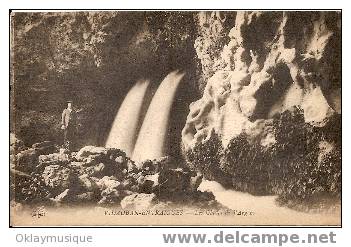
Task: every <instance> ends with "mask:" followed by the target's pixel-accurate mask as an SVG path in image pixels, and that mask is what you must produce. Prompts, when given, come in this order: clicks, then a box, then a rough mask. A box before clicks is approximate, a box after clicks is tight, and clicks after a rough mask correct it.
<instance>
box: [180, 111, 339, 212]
mask: <svg viewBox="0 0 351 247" xmlns="http://www.w3.org/2000/svg"><path fill="white" fill-rule="evenodd" d="M272 126H273V128H274V133H275V135H276V143H275V144H274V145H273V146H271V147H268V148H266V147H263V146H262V145H261V144H260V143H258V142H255V141H250V138H249V137H248V136H247V135H245V134H240V135H239V136H238V137H235V138H233V140H232V141H231V142H230V144H229V145H228V146H227V147H226V148H222V146H221V142H220V138H219V137H218V136H216V135H214V137H213V138H211V140H210V141H208V142H205V143H202V144H199V145H197V146H196V147H195V148H194V149H193V150H192V151H188V152H187V158H188V162H189V163H190V165H192V166H194V167H195V168H196V169H198V170H200V171H201V172H202V173H203V174H204V176H205V178H207V179H214V180H216V181H221V182H222V183H223V184H224V185H227V186H228V187H232V188H234V189H236V190H239V191H244V192H249V193H251V194H255V195H272V194H276V195H278V196H279V197H278V202H279V203H281V204H283V205H289V206H291V207H294V206H296V205H300V204H304V205H308V206H310V207H314V206H316V204H318V203H319V202H320V201H321V199H324V198H327V200H331V201H333V200H334V201H337V200H339V199H340V197H341V141H340V140H341V136H340V128H341V117H340V115H334V117H332V118H331V119H330V120H329V122H328V123H327V124H326V125H325V126H324V127H322V128H319V127H313V126H311V125H309V124H306V123H305V122H304V118H303V114H302V113H301V110H298V109H295V110H294V111H292V112H290V111H286V112H284V113H283V114H281V115H277V116H276V117H275V118H274V119H273V125H272ZM287 140H289V141H287ZM204 164H206V165H204ZM229 179H230V180H229ZM228 180H229V181H230V183H228Z"/></svg>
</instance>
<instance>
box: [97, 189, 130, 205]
mask: <svg viewBox="0 0 351 247" xmlns="http://www.w3.org/2000/svg"><path fill="white" fill-rule="evenodd" d="M132 193H133V192H131V191H128V190H118V189H115V188H111V187H110V188H106V189H105V190H103V191H102V192H101V197H102V198H101V200H100V201H99V202H98V204H114V203H119V202H121V200H122V199H123V198H125V197H126V196H128V195H131V194H132Z"/></svg>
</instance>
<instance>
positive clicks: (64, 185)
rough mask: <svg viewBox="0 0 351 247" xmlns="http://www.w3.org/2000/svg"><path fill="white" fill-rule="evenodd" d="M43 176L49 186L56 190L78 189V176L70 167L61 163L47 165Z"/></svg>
mask: <svg viewBox="0 0 351 247" xmlns="http://www.w3.org/2000/svg"><path fill="white" fill-rule="evenodd" d="M42 178H43V180H44V182H45V184H46V186H48V187H49V188H51V189H52V190H53V191H54V192H60V191H64V190H66V189H78V187H79V183H78V181H79V180H78V176H77V175H76V174H75V173H74V172H73V171H72V170H70V169H69V168H67V167H62V166H60V165H49V166H46V167H45V169H44V172H43V173H42Z"/></svg>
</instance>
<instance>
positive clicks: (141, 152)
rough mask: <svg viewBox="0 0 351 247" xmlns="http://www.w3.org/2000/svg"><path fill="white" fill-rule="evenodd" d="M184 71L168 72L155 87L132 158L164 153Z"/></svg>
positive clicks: (150, 157) (155, 156)
mask: <svg viewBox="0 0 351 247" xmlns="http://www.w3.org/2000/svg"><path fill="white" fill-rule="evenodd" d="M184 75H185V73H179V71H173V72H171V73H169V74H168V75H167V76H166V78H165V79H164V80H163V81H162V83H161V85H160V86H159V88H158V89H157V91H156V93H155V95H154V97H153V98H152V101H151V103H150V106H149V108H148V110H147V113H146V116H145V119H144V121H143V125H142V127H141V129H140V132H139V135H138V139H137V141H136V144H135V147H134V152H133V156H132V159H133V160H134V161H137V162H140V161H143V160H146V159H154V158H159V157H162V156H164V155H165V141H166V140H165V139H166V135H167V131H168V121H169V117H170V111H171V108H172V104H173V100H174V96H175V94H176V91H177V88H178V85H179V83H180V82H181V80H182V78H183V77H184Z"/></svg>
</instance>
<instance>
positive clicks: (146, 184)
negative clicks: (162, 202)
mask: <svg viewBox="0 0 351 247" xmlns="http://www.w3.org/2000/svg"><path fill="white" fill-rule="evenodd" d="M158 180H159V174H158V173H156V174H153V175H145V176H144V175H141V176H140V177H139V178H138V179H137V183H138V188H139V192H142V193H152V192H153V191H155V190H156V188H158V185H159V182H158Z"/></svg>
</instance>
